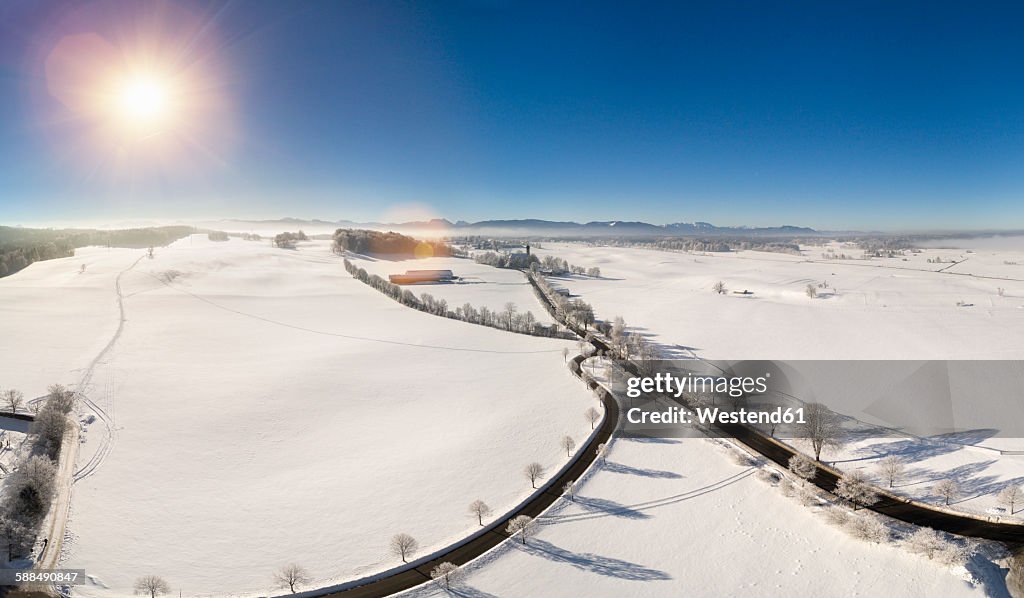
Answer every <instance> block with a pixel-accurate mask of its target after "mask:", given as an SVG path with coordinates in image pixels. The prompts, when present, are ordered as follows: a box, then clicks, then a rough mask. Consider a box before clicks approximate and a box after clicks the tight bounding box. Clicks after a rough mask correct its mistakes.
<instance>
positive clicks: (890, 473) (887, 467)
mask: <svg viewBox="0 0 1024 598" xmlns="http://www.w3.org/2000/svg"><path fill="white" fill-rule="evenodd" d="M904 469H905V465H904V463H903V459H901V458H900V457H899V456H897V455H888V456H886V457H884V458H883V459H882V460H881V461H879V462H878V471H879V473H881V474H882V479H884V480H885V481H886V482H888V484H889V487H890V488H892V487H893V486H894V485H895V484H896V480H898V479H900V478H901V477H903V470H904Z"/></svg>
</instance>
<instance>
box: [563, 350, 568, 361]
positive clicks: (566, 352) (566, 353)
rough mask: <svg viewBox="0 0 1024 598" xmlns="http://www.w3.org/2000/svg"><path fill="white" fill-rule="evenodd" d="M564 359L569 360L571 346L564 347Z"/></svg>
mask: <svg viewBox="0 0 1024 598" xmlns="http://www.w3.org/2000/svg"><path fill="white" fill-rule="evenodd" d="M562 361H569V347H562Z"/></svg>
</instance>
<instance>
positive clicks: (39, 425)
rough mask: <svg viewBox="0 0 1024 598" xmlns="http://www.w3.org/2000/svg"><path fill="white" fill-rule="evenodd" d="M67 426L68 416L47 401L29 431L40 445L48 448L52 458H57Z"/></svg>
mask: <svg viewBox="0 0 1024 598" xmlns="http://www.w3.org/2000/svg"><path fill="white" fill-rule="evenodd" d="M67 426H68V418H67V416H66V415H65V414H64V413H62V412H61V411H60V409H59V408H56V407H54V406H52V404H51V403H50V402H49V401H46V402H45V403H44V404H43V407H42V408H41V409H39V411H38V412H37V413H36V417H35V420H33V422H32V425H31V427H30V428H29V429H30V430H31V432H32V433H33V434H35V435H36V436H37V437H38V438H39V443H40V444H41V445H42V446H44V447H46V452H47V454H48V455H49V456H50V457H51V458H57V456H58V455H59V454H60V447H61V444H62V443H63V441H64V432H65V430H67Z"/></svg>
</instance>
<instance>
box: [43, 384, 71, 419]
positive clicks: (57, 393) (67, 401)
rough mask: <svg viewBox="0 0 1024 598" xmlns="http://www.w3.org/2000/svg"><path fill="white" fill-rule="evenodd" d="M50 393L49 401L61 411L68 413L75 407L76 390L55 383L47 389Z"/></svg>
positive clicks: (47, 398)
mask: <svg viewBox="0 0 1024 598" xmlns="http://www.w3.org/2000/svg"><path fill="white" fill-rule="evenodd" d="M46 390H47V391H49V395H48V396H47V397H46V401H47V403H49V404H51V405H53V406H54V407H55V408H56V409H58V410H59V411H60V412H61V413H63V414H65V415H67V414H68V413H71V410H72V409H74V408H75V391H73V390H71V389H69V388H66V387H65V386H64V385H63V384H53V385H51V386H50V387H49V388H47V389H46Z"/></svg>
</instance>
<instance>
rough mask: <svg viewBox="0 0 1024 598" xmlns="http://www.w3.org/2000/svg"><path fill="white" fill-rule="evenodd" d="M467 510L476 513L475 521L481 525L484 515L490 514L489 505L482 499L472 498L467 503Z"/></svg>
mask: <svg viewBox="0 0 1024 598" xmlns="http://www.w3.org/2000/svg"><path fill="white" fill-rule="evenodd" d="M469 512H470V513H472V514H473V515H476V521H477V523H479V524H480V525H481V526H483V524H484V517H487V516H488V515H490V514H491V507H489V506H487V503H485V502H484V501H482V500H474V501H473V502H471V503H469Z"/></svg>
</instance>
